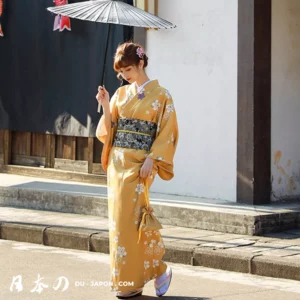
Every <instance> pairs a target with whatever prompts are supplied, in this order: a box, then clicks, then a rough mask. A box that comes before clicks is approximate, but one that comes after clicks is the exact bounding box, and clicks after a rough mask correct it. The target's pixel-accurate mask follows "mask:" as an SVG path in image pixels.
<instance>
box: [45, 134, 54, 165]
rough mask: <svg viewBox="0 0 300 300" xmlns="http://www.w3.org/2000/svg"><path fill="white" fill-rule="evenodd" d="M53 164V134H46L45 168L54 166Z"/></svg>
mask: <svg viewBox="0 0 300 300" xmlns="http://www.w3.org/2000/svg"><path fill="white" fill-rule="evenodd" d="M54 164H55V135H54V134H47V135H46V159H45V168H54Z"/></svg>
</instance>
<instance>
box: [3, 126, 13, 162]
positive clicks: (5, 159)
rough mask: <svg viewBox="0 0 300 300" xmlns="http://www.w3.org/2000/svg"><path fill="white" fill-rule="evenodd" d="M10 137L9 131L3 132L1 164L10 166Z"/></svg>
mask: <svg viewBox="0 0 300 300" xmlns="http://www.w3.org/2000/svg"><path fill="white" fill-rule="evenodd" d="M11 136H12V132H11V131H10V130H4V137H3V140H4V141H3V142H4V145H3V146H4V147H3V164H4V165H9V164H11Z"/></svg>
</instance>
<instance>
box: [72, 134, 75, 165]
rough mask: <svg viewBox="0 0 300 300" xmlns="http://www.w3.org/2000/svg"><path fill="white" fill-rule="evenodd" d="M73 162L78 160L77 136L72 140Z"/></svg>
mask: <svg viewBox="0 0 300 300" xmlns="http://www.w3.org/2000/svg"><path fill="white" fill-rule="evenodd" d="M71 159H72V160H76V136H73V139H72V158H71Z"/></svg>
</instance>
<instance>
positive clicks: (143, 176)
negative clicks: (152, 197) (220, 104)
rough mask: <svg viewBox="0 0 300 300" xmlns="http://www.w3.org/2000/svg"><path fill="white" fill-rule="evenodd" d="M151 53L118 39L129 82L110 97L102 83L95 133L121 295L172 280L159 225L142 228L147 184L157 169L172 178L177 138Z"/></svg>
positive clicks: (120, 67)
mask: <svg viewBox="0 0 300 300" xmlns="http://www.w3.org/2000/svg"><path fill="white" fill-rule="evenodd" d="M147 64H148V57H147V55H146V54H145V51H144V49H143V48H142V47H141V46H140V45H139V44H135V43H124V44H122V45H120V46H119V47H118V49H117V52H116V54H115V60H114V69H115V70H116V71H117V72H118V73H119V76H122V77H123V78H124V79H126V80H127V81H128V82H129V83H130V85H127V86H122V87H120V88H119V89H118V90H117V91H116V92H115V94H114V95H113V97H112V99H111V100H110V102H109V95H108V92H107V91H106V90H105V88H104V87H99V89H98V94H97V96H96V98H97V100H98V101H99V103H100V104H102V106H103V110H104V114H103V116H102V117H101V119H100V121H99V124H98V127H97V131H96V135H97V138H98V139H99V140H100V141H101V142H102V143H103V144H104V145H103V151H102V155H101V161H102V166H103V169H104V170H105V171H107V190H108V214H109V216H108V217H109V240H110V263H111V282H112V290H113V291H116V296H117V297H118V298H130V297H133V296H137V295H141V294H142V291H143V287H144V285H145V284H146V283H147V282H148V281H150V280H152V279H155V281H154V286H155V290H156V295H157V296H162V295H164V294H165V293H166V292H167V290H168V288H169V285H170V281H171V277H172V270H171V268H170V267H169V266H167V264H166V263H165V262H163V261H162V257H163V255H164V253H165V248H164V243H163V240H162V237H161V234H160V232H159V230H151V229H150V230H148V231H147V230H143V226H144V222H145V216H146V215H147V214H148V215H149V214H151V212H152V209H151V207H149V196H148V190H149V188H150V186H151V184H152V182H153V180H154V178H155V176H156V175H157V174H158V175H159V176H160V177H161V178H162V179H164V180H170V179H172V178H173V176H174V173H173V157H174V154H175V150H176V147H177V142H178V125H177V118H176V112H175V108H174V104H173V100H172V97H171V95H170V93H169V92H168V91H167V90H166V89H165V88H163V87H161V86H160V85H159V83H158V81H157V80H149V78H148V76H147V75H146V73H145V67H146V66H147Z"/></svg>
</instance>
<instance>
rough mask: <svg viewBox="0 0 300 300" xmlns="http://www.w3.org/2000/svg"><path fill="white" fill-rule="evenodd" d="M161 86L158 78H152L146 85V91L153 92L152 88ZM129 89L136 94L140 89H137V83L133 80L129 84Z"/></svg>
mask: <svg viewBox="0 0 300 300" xmlns="http://www.w3.org/2000/svg"><path fill="white" fill-rule="evenodd" d="M158 86H159V83H158V80H156V79H155V80H152V81H150V82H148V83H147V84H146V85H145V87H144V90H145V93H147V92H151V91H152V90H154V89H155V88H157V87H158ZM129 90H130V91H131V92H132V93H133V95H136V94H137V93H138V92H139V91H138V90H137V84H136V83H135V82H133V83H132V84H131V85H130V86H129Z"/></svg>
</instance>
